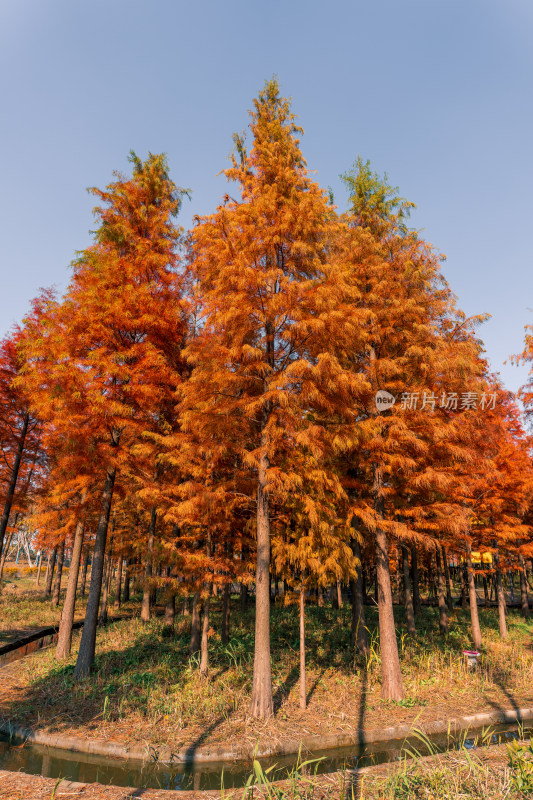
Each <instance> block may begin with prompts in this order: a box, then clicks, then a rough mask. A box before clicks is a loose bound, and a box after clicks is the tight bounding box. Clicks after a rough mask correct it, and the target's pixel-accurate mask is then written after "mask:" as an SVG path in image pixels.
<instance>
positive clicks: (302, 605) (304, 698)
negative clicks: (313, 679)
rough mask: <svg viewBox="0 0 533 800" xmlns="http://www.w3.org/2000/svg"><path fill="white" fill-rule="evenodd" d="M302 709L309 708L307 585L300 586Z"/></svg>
mask: <svg viewBox="0 0 533 800" xmlns="http://www.w3.org/2000/svg"><path fill="white" fill-rule="evenodd" d="M300 708H301V709H302V710H305V709H306V708H307V689H306V686H305V584H304V582H303V580H302V583H301V585H300Z"/></svg>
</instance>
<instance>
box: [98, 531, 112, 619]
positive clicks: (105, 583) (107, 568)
mask: <svg viewBox="0 0 533 800" xmlns="http://www.w3.org/2000/svg"><path fill="white" fill-rule="evenodd" d="M109 549H111V541H110V542H109ZM111 565H112V557H111V552H109V553H108V554H107V555H106V557H105V560H104V572H103V575H102V601H101V603H100V615H99V617H98V624H99V625H105V624H106V622H107V605H108V602H109V584H110V581H111V572H112V570H111Z"/></svg>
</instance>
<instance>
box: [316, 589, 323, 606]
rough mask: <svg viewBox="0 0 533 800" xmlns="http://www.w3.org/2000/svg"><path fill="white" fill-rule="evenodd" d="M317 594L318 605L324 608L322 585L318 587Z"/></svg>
mask: <svg viewBox="0 0 533 800" xmlns="http://www.w3.org/2000/svg"><path fill="white" fill-rule="evenodd" d="M317 594H318V600H317V603H318V607H319V608H324V591H323V589H322V586H319V587H318V589H317Z"/></svg>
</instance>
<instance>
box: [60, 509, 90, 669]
mask: <svg viewBox="0 0 533 800" xmlns="http://www.w3.org/2000/svg"><path fill="white" fill-rule="evenodd" d="M82 546H83V521H82V520H81V519H79V520H78V523H77V525H76V530H75V532H74V542H73V544H72V557H71V559H70V568H69V571H68V583H67V594H66V596H65V605H64V606H63V613H62V614H61V622H60V624H59V635H58V638H57V647H56V658H68V657H69V656H70V648H71V644H72V624H73V622H74V612H75V609H76V587H77V585H78V573H79V571H80V559H81V549H82Z"/></svg>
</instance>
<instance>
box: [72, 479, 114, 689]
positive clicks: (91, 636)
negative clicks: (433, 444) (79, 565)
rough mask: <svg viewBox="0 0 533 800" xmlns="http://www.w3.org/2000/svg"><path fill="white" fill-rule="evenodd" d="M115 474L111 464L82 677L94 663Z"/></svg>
mask: <svg viewBox="0 0 533 800" xmlns="http://www.w3.org/2000/svg"><path fill="white" fill-rule="evenodd" d="M115 475H116V470H115V469H114V468H109V469H108V471H107V475H106V479H105V484H104V491H103V493H102V503H101V506H100V517H99V519H98V527H97V529H96V539H95V542H94V551H93V560H92V567H91V585H90V587H89V597H88V599H87V609H86V611H85V622H84V624H83V629H82V634H81V643H80V649H79V652H78V660H77V661H76V668H75V670H74V677H75V678H76V679H78V680H80V679H82V678H86V677H88V676H89V673H90V671H91V667H92V665H93V663H94V650H95V645H96V625H97V622H98V606H99V605H100V592H101V590H102V574H103V570H104V555H105V545H106V539H107V527H108V525H109V513H110V511H111V501H112V499H113V489H114V486H115Z"/></svg>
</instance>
